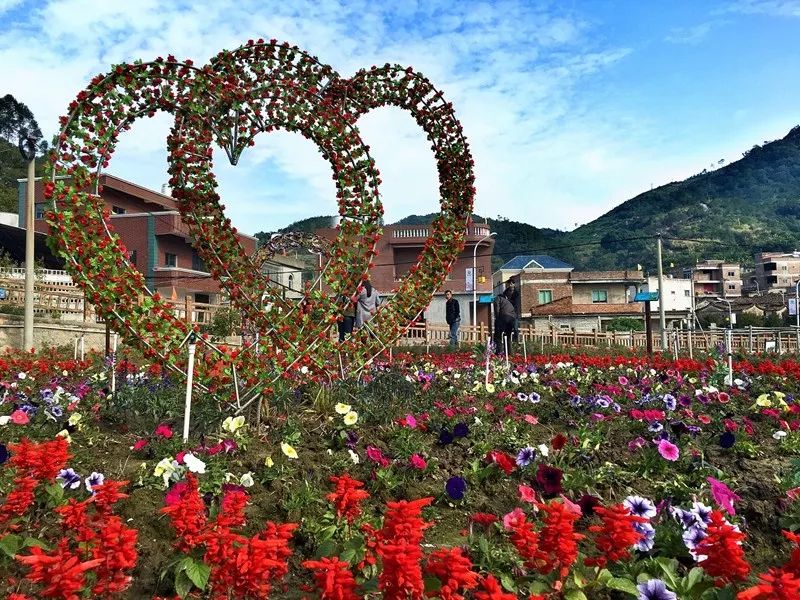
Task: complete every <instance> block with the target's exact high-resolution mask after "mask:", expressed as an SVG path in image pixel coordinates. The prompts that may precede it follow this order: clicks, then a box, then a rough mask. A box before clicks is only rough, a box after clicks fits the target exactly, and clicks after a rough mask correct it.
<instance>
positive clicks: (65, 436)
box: [56, 429, 72, 444]
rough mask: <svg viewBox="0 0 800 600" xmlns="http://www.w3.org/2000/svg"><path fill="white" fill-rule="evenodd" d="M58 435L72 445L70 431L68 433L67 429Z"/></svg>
mask: <svg viewBox="0 0 800 600" xmlns="http://www.w3.org/2000/svg"><path fill="white" fill-rule="evenodd" d="M56 435H57V436H60V437H63V438H64V439H65V440H67V442H68V443H70V444H71V443H72V438H71V437H70V435H69V431H67V430H66V429H62V430H61V431H59V432H58V433H57V434H56Z"/></svg>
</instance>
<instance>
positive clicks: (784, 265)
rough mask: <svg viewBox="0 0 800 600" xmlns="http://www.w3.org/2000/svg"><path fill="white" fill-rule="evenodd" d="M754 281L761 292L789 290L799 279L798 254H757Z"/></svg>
mask: <svg viewBox="0 0 800 600" xmlns="http://www.w3.org/2000/svg"><path fill="white" fill-rule="evenodd" d="M755 264H756V269H755V275H754V276H755V281H756V282H757V283H758V289H759V290H760V291H761V292H770V291H780V290H784V291H786V290H789V289H790V288H792V289H793V288H794V287H795V284H796V283H797V280H798V279H800V252H797V251H795V252H759V253H757V254H756V255H755Z"/></svg>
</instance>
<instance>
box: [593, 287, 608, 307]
mask: <svg viewBox="0 0 800 600" xmlns="http://www.w3.org/2000/svg"><path fill="white" fill-rule="evenodd" d="M601 302H608V290H592V304H598V303H601Z"/></svg>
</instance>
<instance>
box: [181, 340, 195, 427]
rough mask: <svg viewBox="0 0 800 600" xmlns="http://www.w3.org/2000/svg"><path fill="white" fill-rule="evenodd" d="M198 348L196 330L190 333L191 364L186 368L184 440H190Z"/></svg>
mask: <svg viewBox="0 0 800 600" xmlns="http://www.w3.org/2000/svg"><path fill="white" fill-rule="evenodd" d="M196 348H197V344H196V343H195V335H194V332H192V333H191V334H189V364H188V365H187V368H186V406H185V407H184V409H183V441H184V442H186V441H188V440H189V416H190V413H191V410H192V379H193V376H194V351H195V349H196Z"/></svg>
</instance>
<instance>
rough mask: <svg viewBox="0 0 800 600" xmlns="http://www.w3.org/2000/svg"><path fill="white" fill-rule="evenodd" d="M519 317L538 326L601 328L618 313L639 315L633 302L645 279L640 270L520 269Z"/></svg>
mask: <svg viewBox="0 0 800 600" xmlns="http://www.w3.org/2000/svg"><path fill="white" fill-rule="evenodd" d="M519 281H520V295H521V299H520V303H521V305H522V306H521V309H522V314H521V317H522V319H524V320H529V322H530V323H531V324H532V325H533V326H534V327H535V328H536V329H539V330H549V329H550V328H551V327H555V328H558V329H564V330H572V329H574V330H575V331H578V332H592V331H602V330H604V329H605V326H606V325H607V324H608V322H609V321H611V320H613V319H617V318H620V317H634V318H639V319H641V318H642V316H643V314H644V309H643V305H642V304H641V303H638V302H633V298H634V295H635V293H636V291H637V290H638V289H640V288H641V286H642V285H643V284H644V283H645V278H644V275H643V274H642V272H641V271H638V270H636V271H631V270H625V271H565V270H561V271H550V272H548V271H547V270H546V269H545V270H541V271H536V272H525V271H523V272H522V273H520V275H519Z"/></svg>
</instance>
